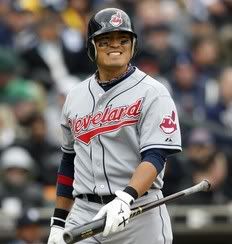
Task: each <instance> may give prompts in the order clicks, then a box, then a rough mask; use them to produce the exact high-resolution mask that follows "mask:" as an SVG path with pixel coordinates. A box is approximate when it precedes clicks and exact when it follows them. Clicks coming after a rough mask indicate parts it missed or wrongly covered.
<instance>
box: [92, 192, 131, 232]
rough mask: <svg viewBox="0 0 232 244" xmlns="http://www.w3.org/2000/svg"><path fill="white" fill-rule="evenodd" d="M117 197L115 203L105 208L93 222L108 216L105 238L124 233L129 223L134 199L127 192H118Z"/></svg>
mask: <svg viewBox="0 0 232 244" xmlns="http://www.w3.org/2000/svg"><path fill="white" fill-rule="evenodd" d="M115 195H116V196H117V197H116V198H115V199H114V200H113V201H111V202H109V203H108V204H106V205H105V206H103V207H102V208H101V209H100V210H99V212H98V213H97V215H96V216H95V217H94V218H93V220H96V219H100V218H102V217H104V216H106V224H105V228H104V230H103V236H108V235H109V234H111V233H115V232H118V231H122V230H123V229H124V228H125V226H126V225H127V224H128V222H129V218H130V213H131V209H130V205H131V203H132V202H134V198H133V197H132V196H131V195H129V194H128V193H126V192H123V191H120V190H119V191H116V192H115Z"/></svg>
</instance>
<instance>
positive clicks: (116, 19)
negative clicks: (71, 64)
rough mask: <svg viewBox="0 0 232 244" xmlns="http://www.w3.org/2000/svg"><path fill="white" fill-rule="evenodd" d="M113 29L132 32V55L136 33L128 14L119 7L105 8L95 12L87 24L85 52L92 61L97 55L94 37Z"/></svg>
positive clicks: (134, 48)
mask: <svg viewBox="0 0 232 244" xmlns="http://www.w3.org/2000/svg"><path fill="white" fill-rule="evenodd" d="M113 31H125V32H129V33H131V34H132V36H133V41H132V56H133V55H134V53H135V50H136V42H137V35H136V34H135V32H134V28H133V24H132V23H131V20H130V18H129V16H128V15H127V14H126V13H125V12H124V11H122V10H121V9H117V8H106V9H103V10H101V11H99V12H98V13H96V14H95V15H94V16H93V17H92V18H91V19H90V21H89V24H88V39H87V52H88V56H89V58H90V59H91V60H92V61H94V60H95V59H96V57H97V55H96V54H97V51H96V47H95V42H94V37H95V36H98V35H101V34H103V33H109V32H113Z"/></svg>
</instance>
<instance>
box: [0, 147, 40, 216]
mask: <svg viewBox="0 0 232 244" xmlns="http://www.w3.org/2000/svg"><path fill="white" fill-rule="evenodd" d="M0 171H1V181H0V205H1V210H2V211H3V212H4V213H6V214H9V215H11V216H13V217H17V216H19V215H20V214H21V213H22V211H23V209H27V208H30V207H42V206H43V195H42V188H41V186H40V185H39V184H38V183H36V182H34V181H33V179H34V178H33V176H34V174H35V172H36V168H35V164H34V161H33V159H32V158H31V156H30V154H29V153H28V152H27V151H26V150H25V149H23V148H20V147H9V148H7V149H6V150H4V151H3V152H2V154H1V158H0Z"/></svg>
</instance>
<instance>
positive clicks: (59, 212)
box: [53, 208, 69, 220]
mask: <svg viewBox="0 0 232 244" xmlns="http://www.w3.org/2000/svg"><path fill="white" fill-rule="evenodd" d="M68 214H69V211H68V210H65V209H61V208H55V210H54V214H53V217H56V218H59V219H63V220H66V218H67V216H68Z"/></svg>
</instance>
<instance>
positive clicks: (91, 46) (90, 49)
mask: <svg viewBox="0 0 232 244" xmlns="http://www.w3.org/2000/svg"><path fill="white" fill-rule="evenodd" d="M87 53H88V56H89V58H90V59H91V61H92V62H94V61H95V60H96V58H97V48H96V45H95V42H94V39H93V38H92V39H91V40H89V41H88V45H87Z"/></svg>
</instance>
